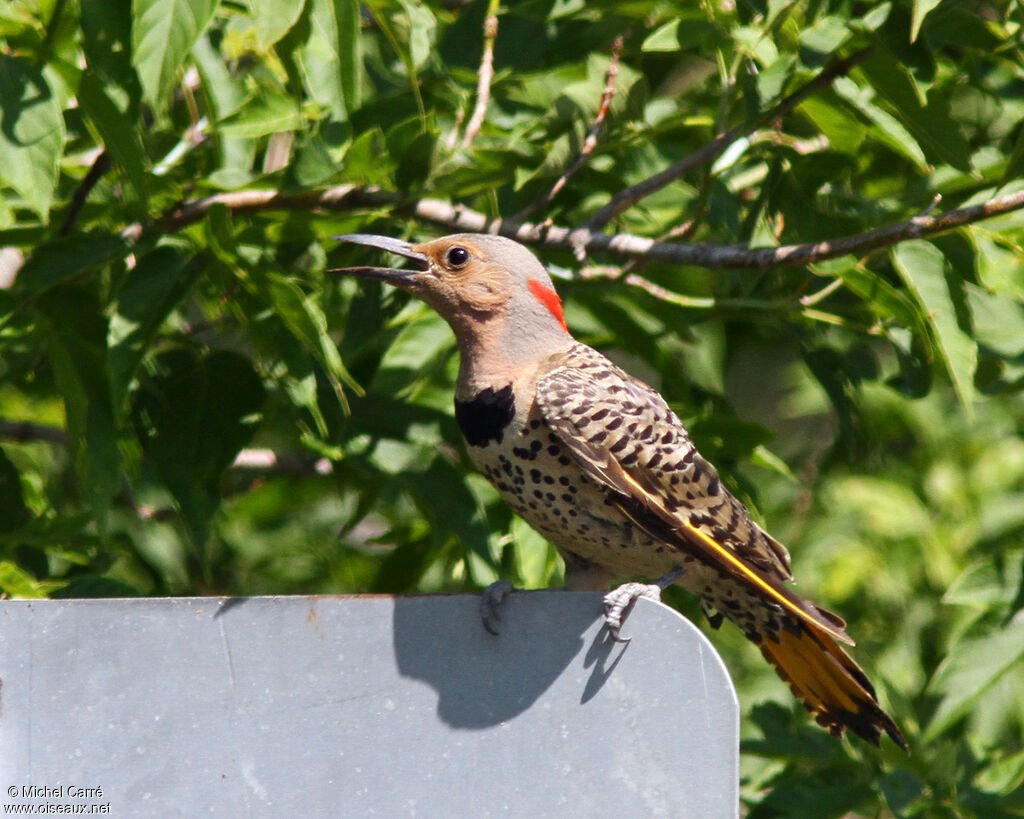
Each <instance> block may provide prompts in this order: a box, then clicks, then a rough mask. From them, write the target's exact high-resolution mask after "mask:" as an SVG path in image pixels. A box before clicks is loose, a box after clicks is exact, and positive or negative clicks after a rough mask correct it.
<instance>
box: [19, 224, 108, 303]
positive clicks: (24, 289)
mask: <svg viewBox="0 0 1024 819" xmlns="http://www.w3.org/2000/svg"><path fill="white" fill-rule="evenodd" d="M127 249H128V243H127V242H125V240H124V239H122V238H121V237H120V236H111V235H107V234H102V233H97V234H91V235H90V234H83V235H78V236H69V237H67V238H64V239H55V240H54V241H52V242H48V243H46V244H44V245H40V246H39V247H37V248H36V249H35V250H34V251H33V253H32V256H31V257H30V258H29V260H28V261H27V262H25V265H24V267H22V268H21V270H20V271H19V273H18V279H17V283H16V285H15V292H16V293H17V295H18V296H20V297H21V298H23V299H30V298H34V297H36V296H39V295H41V294H42V293H45V292H46V291H47V290H49V289H50V288H51V287H54V286H56V285H58V284H61V283H62V282H66V281H70V280H71V279H73V278H75V277H77V276H78V275H80V274H81V273H83V272H84V271H86V270H88V269H89V268H91V267H96V266H98V265H101V264H104V263H106V262H109V261H111V260H113V259H116V258H118V257H119V256H122V255H123V254H124V253H125V252H126V251H127Z"/></svg>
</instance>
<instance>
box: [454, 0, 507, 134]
mask: <svg viewBox="0 0 1024 819" xmlns="http://www.w3.org/2000/svg"><path fill="white" fill-rule="evenodd" d="M500 5H501V0H488V3H487V16H486V17H485V18H484V53H483V56H482V57H481V58H480V71H479V74H478V78H477V83H476V107H475V108H473V115H472V116H471V117H470V118H469V122H468V123H467V125H466V134H465V136H463V138H462V147H463V148H468V147H469V146H470V145H472V144H473V140H474V139H475V138H476V135H477V134H478V133H479V131H480V128H481V126H482V125H483V124H484V117H485V116H486V115H487V103H488V102H489V101H490V99H491V80H492V79H494V41H495V40H496V39H497V37H498V7H499V6H500Z"/></svg>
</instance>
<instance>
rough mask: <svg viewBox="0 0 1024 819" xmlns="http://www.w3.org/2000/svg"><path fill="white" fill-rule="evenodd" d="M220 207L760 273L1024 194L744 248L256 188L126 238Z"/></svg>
mask: <svg viewBox="0 0 1024 819" xmlns="http://www.w3.org/2000/svg"><path fill="white" fill-rule="evenodd" d="M216 205H224V206H225V207H227V208H229V209H230V210H232V211H234V212H235V213H262V212H265V211H281V210H284V211H301V210H337V211H351V210H356V209H361V208H367V209H381V208H391V209H392V212H394V213H395V214H396V215H399V216H402V217H405V218H412V219H416V220H417V221H420V222H424V223H427V224H432V225H436V226H438V227H441V228H443V229H445V230H448V231H451V232H453V233H455V232H465V233H493V234H498V235H501V236H508V237H509V238H511V239H515V240H516V241H519V242H522V243H523V244H527V245H532V246H534V247H539V248H546V249H555V250H570V251H571V250H573V249H574V248H576V247H582V248H583V249H584V250H586V251H587V252H588V253H607V254H609V255H611V256H615V257H618V258H627V259H634V258H635V259H647V260H650V261H657V262H664V263H666V264H678V265H696V266H699V267H706V268H709V269H720V268H736V269H745V270H757V269H764V268H768V267H802V266H803V265H807V264H812V263H814V262H820V261H824V260H826V259H834V258H837V257H839V256H846V255H849V254H853V255H864V254H867V253H871V252H873V251H875V250H879V249H880V248H884V247H888V246H890V245H894V244H896V243H897V242H902V241H904V240H905V239H912V238H918V237H925V236H934V235H935V234H937V233H944V232H946V231H948V230H953V229H954V228H958V227H963V226H964V225H969V224H972V223H974V222H980V221H981V220H983V219H989V218H991V217H993V216H1000V215H1002V214H1005V213H1010V212H1012V211H1016V210H1020V209H1022V208H1024V191H1017V192H1016V193H1008V194H1005V195H1003V196H996V197H994V198H992V199H989V200H988V201H986V202H982V203H980V204H977V205H971V206H970V207H966V208H957V209H956V210H951V211H947V212H946V213H942V214H939V215H937V216H915V217H914V218H912V219H908V220H907V221H905V222H899V223H897V224H894V225H888V226H886V227H882V228H877V229H875V230H869V231H866V232H864V233H856V234H854V235H852V236H841V237H838V238H835V239H826V240H824V241H820V242H809V243H807V244H800V245H783V246H781V247H764V248H753V249H752V248H748V247H745V246H743V245H700V244H674V243H672V242H658V241H655V240H654V239H648V238H646V237H644V236H634V235H633V234H629V233H619V234H615V235H609V234H607V233H597V232H594V231H591V230H589V229H587V228H576V229H573V228H568V227H560V226H558V225H548V224H545V225H534V224H530V223H529V222H526V223H513V222H512V221H511V220H507V219H506V220H502V219H495V218H491V217H489V216H486V215H484V214H482V213H479V212H477V211H474V210H470V209H469V208H465V207H462V206H461V205H452V204H450V203H448V202H443V201H441V200H439V199H418V200H409V199H408V197H407V196H405V195H403V194H401V193H399V192H397V191H389V190H383V189H381V188H373V187H368V188H360V187H356V186H355V185H341V186H338V187H336V188H329V189H327V190H323V191H305V192H302V193H294V194H285V193H279V192H277V191H259V190H250V191H232V192H228V193H219V194H216V195H214V196H210V197H207V198H206V199H198V200H193V201H189V202H184V203H182V204H181V205H179V206H178V207H176V208H175V209H174V210H173V211H171V212H170V213H169V214H167V215H166V216H164V217H163V218H161V219H159V220H157V221H156V222H155V223H153V224H152V225H148V226H144V225H142V224H139V223H136V224H134V225H129V226H128V227H127V228H125V229H124V230H123V231H122V232H121V235H122V236H123V237H124V238H125V239H126V240H128V241H134V240H136V239H138V238H139V237H140V236H142V235H143V233H149V232H154V231H156V232H162V233H171V232H174V231H178V230H181V229H182V228H185V227H187V226H188V225H191V224H194V223H195V222H198V221H200V220H201V219H203V218H204V217H205V216H206V214H207V213H208V212H209V210H210V208H212V207H214V206H216Z"/></svg>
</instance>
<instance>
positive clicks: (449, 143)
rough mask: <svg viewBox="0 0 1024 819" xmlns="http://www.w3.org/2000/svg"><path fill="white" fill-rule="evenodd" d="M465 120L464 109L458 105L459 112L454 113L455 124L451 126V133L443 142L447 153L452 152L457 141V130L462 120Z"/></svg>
mask: <svg viewBox="0 0 1024 819" xmlns="http://www.w3.org/2000/svg"><path fill="white" fill-rule="evenodd" d="M465 118H466V109H465V108H464V107H463V106H461V105H460V106H459V110H458V111H456V112H455V124H454V125H453V126H452V131H451V133H450V134H448V137H447V139H445V141H444V147H445V148H447V149H448V150H449V151H451V150H454V148H455V143H456V142H458V141H459V128H461V127H462V120H463V119H465Z"/></svg>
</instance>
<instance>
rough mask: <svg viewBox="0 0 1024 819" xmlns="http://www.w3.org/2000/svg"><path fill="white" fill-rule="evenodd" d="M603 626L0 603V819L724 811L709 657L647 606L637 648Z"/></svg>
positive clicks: (548, 603)
mask: <svg viewBox="0 0 1024 819" xmlns="http://www.w3.org/2000/svg"><path fill="white" fill-rule="evenodd" d="M600 613H601V595H600V594H596V593H591V592H564V591H543V592H526V593H517V594H513V595H512V596H511V597H510V598H508V599H507V600H506V602H505V604H504V607H503V609H502V614H503V621H502V633H501V634H500V635H499V636H498V637H493V636H491V635H489V634H487V633H486V632H485V631H484V630H483V628H482V627H481V625H480V621H479V614H478V600H477V598H475V597H471V596H461V595H460V596H429V597H398V598H391V597H358V598H356V597H353V598H332V597H260V598H233V599H216V598H196V599H138V600H64V601H56V600H53V601H49V600H48V601H20V600H18V601H4V602H2V603H0V678H2V682H3V687H2V690H0V791H2V794H3V796H2V797H0V801H2V802H3V807H2V808H0V810H3V811H4V812H5V813H8V812H10V813H14V812H15V811H17V812H26V813H27V812H28V811H30V810H36V809H31V808H14V809H12V808H7V807H6V806H7V805H14V806H27V805H39V806H44V805H49V806H51V807H48V808H46V807H43V808H40V809H38V812H43V811H49V812H51V813H57V812H58V809H57V808H56V807H53V806H60V805H70V806H75V807H71V808H64V809H60V811H61V812H63V811H67V812H71V811H75V812H76V813H78V812H81V813H83V814H85V815H110V816H116V817H143V816H145V817H174V816H182V817H198V816H217V817H249V816H255V817H279V816H287V817H292V816H295V817H298V816H301V817H371V816H372V817H431V818H432V817H487V816H502V817H530V818H531V819H537V818H538V817H547V816H551V817H569V816H571V817H589V816H602V817H607V816H644V817H686V816H690V817H730V816H736V815H737V812H738V777H739V770H738V756H739V750H738V743H739V739H738V709H737V705H736V698H735V694H734V692H733V688H732V685H731V682H730V680H729V677H728V675H727V673H726V671H725V669H724V667H723V665H722V662H721V660H720V659H719V657H718V655H717V654H716V653H715V651H714V649H713V648H712V647H711V645H710V644H709V643H708V642H707V641H706V640H705V638H704V637H703V636H702V635H701V634H700V632H699V631H697V629H695V628H694V627H693V625H692V624H691V623H689V621H687V620H686V619H684V618H682V617H680V616H679V615H678V614H676V613H675V612H673V611H672V610H670V609H668V608H666V607H664V606H661V605H657V604H654V603H650V602H649V601H646V600H641V601H639V602H638V604H637V606H636V610H635V611H634V612H633V613H632V614H631V615H630V617H629V619H628V620H627V623H626V625H625V627H624V629H623V634H624V635H625V636H632V637H633V638H634V639H633V640H632V642H630V643H628V644H619V643H614V642H612V641H611V640H610V639H609V638H608V636H607V632H606V630H605V629H604V628H603V626H602V624H601V621H600ZM78 806H85V807H78ZM44 815H45V814H44Z"/></svg>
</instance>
